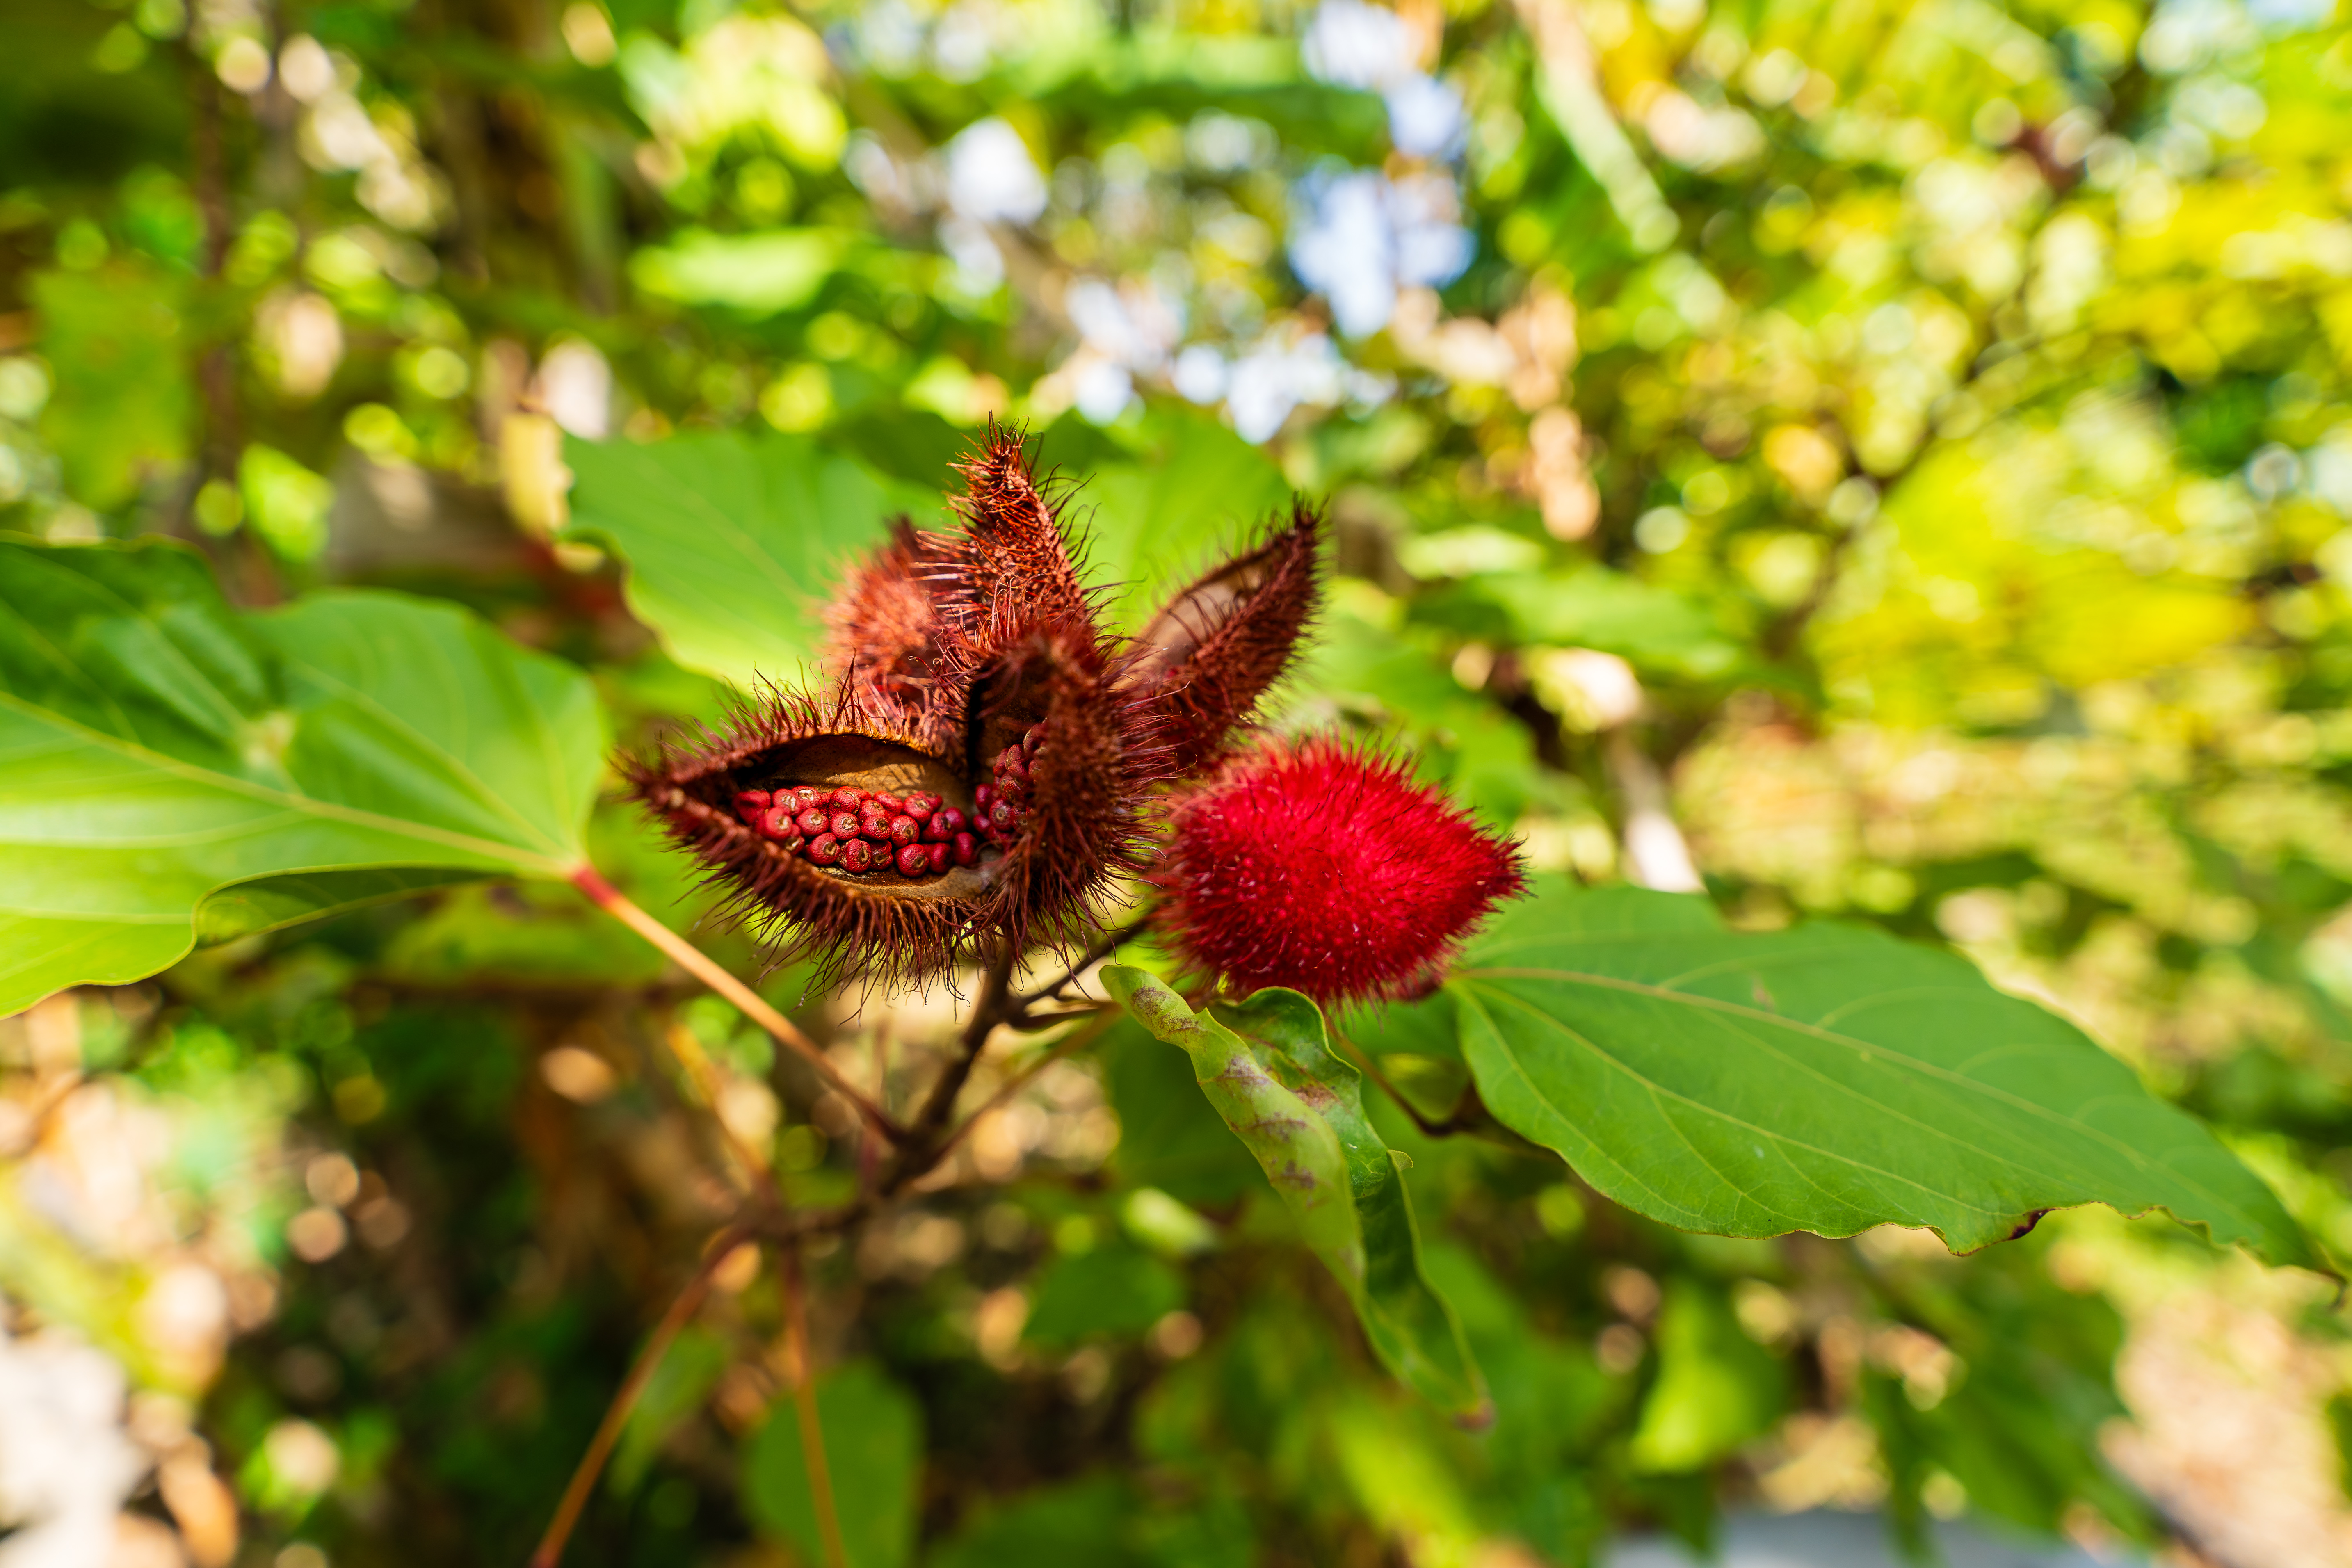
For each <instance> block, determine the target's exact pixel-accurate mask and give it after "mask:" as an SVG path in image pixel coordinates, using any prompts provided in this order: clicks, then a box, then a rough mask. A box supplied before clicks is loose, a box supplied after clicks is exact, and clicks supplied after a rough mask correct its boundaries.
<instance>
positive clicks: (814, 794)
mask: <svg viewBox="0 0 2352 1568" xmlns="http://www.w3.org/2000/svg"><path fill="white" fill-rule="evenodd" d="M831 798H832V795H831V793H830V792H829V791H826V790H821V789H818V788H816V787H815V786H814V785H813V784H803V785H801V786H800V788H798V789H796V790H794V791H793V804H794V805H798V806H799V807H800V808H801V809H802V810H803V811H806V810H807V809H808V808H809V807H811V806H813V805H824V803H825V802H826V801H827V800H829V799H831Z"/></svg>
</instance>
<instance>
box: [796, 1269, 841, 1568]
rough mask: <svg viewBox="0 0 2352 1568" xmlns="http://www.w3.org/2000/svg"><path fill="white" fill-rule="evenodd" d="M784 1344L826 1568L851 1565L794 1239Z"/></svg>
mask: <svg viewBox="0 0 2352 1568" xmlns="http://www.w3.org/2000/svg"><path fill="white" fill-rule="evenodd" d="M783 1261H784V1344H785V1351H786V1354H787V1356H788V1357H789V1359H790V1360H791V1362H792V1378H793V1415H795V1416H796V1417H797V1418H798V1419H799V1422H800V1428H801V1463H802V1465H803V1468H805V1469H806V1470H807V1472H808V1489H809V1503H810V1506H811V1511H813V1512H814V1514H815V1515H816V1531H817V1534H818V1535H819V1536H820V1537H821V1538H822V1539H823V1540H824V1560H825V1564H826V1568H849V1552H848V1549H847V1547H845V1545H844V1544H843V1543H842V1539H841V1512H840V1510H838V1509H837V1508H836V1507H835V1505H834V1500H833V1465H832V1461H831V1460H830V1459H829V1458H827V1457H826V1455H825V1451H824V1422H823V1421H822V1420H821V1419H820V1418H819V1416H818V1414H817V1407H816V1369H815V1367H814V1365H813V1364H812V1363H810V1360H809V1334H808V1289H807V1286H806V1282H805V1281H804V1280H803V1278H802V1275H801V1248H800V1243H799V1242H797V1241H793V1242H788V1243H786V1244H785V1246H784V1247H783Z"/></svg>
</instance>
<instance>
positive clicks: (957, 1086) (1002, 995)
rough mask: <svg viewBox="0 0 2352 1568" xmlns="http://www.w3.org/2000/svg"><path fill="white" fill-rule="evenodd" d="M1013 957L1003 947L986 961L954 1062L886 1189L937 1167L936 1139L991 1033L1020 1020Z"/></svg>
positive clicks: (912, 1125)
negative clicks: (917, 1170) (918, 1168)
mask: <svg viewBox="0 0 2352 1568" xmlns="http://www.w3.org/2000/svg"><path fill="white" fill-rule="evenodd" d="M1013 956H1014V955H1013V949H1012V948H1011V946H1010V945H1007V946H1006V947H1004V948H1003V949H1002V950H1000V951H999V952H997V953H996V954H995V956H993V957H992V958H991V959H990V960H989V963H988V974H987V977H986V978H985V979H984V980H982V983H981V987H980V997H979V1000H977V1001H975V1002H974V1003H973V1004H972V1007H971V1022H969V1023H967V1024H966V1025H965V1026H964V1030H963V1039H962V1041H961V1044H960V1046H959V1047H958V1049H957V1051H956V1054H955V1057H954V1058H953V1059H951V1060H950V1062H949V1063H948V1065H947V1066H946V1068H943V1069H941V1071H940V1076H939V1078H938V1079H937V1080H936V1081H934V1082H933V1083H932V1085H931V1092H930V1093H929V1095H928V1096H926V1097H925V1099H924V1100H923V1106H922V1109H921V1110H918V1111H917V1112H916V1113H915V1119H914V1120H913V1121H910V1122H908V1124H907V1133H906V1137H905V1139H904V1140H903V1142H902V1146H901V1148H900V1149H899V1158H898V1163H897V1167H896V1168H895V1169H894V1170H893V1171H892V1173H891V1177H890V1180H889V1182H888V1185H889V1186H890V1187H891V1188H892V1189H893V1190H895V1189H896V1188H898V1187H899V1186H903V1185H904V1184H906V1183H907V1182H908V1181H911V1180H912V1179H913V1174H908V1173H907V1172H908V1171H909V1170H910V1168H911V1167H913V1166H915V1165H916V1164H917V1163H920V1164H921V1167H922V1169H923V1170H929V1168H930V1167H931V1166H932V1165H934V1164H937V1163H939V1155H938V1145H939V1143H940V1135H941V1134H942V1133H944V1132H945V1131H947V1127H948V1121H949V1120H950V1118H951V1117H952V1116H954V1114H955V1102H956V1096H957V1095H959V1094H961V1093H962V1092H963V1086H964V1085H965V1083H967V1082H968V1081H970V1079H971V1069H972V1068H974V1067H975V1066H977V1065H978V1064H979V1062H980V1053H981V1052H982V1051H983V1050H985V1049H987V1047H988V1037H989V1036H990V1035H992V1034H993V1033H995V1031H996V1026H998V1025H999V1024H1002V1023H1005V1022H1007V1021H1008V1020H1010V1019H1012V1018H1013V1017H1015V1016H1018V1015H1019V1012H1020V1005H1019V1004H1018V1003H1017V1002H1015V1001H1014V1000H1013Z"/></svg>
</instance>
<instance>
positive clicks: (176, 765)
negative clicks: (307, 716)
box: [0, 691, 571, 886]
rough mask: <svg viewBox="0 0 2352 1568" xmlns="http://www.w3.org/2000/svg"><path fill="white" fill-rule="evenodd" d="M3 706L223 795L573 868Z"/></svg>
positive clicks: (546, 867)
mask: <svg viewBox="0 0 2352 1568" xmlns="http://www.w3.org/2000/svg"><path fill="white" fill-rule="evenodd" d="M0 706H5V707H7V708H9V709H12V710H15V711H16V712H18V713H22V714H23V715H25V716H26V718H28V719H30V720H32V721H35V722H36V723H41V724H48V725H52V726H54V727H56V728H58V729H60V730H64V731H70V732H73V733H76V734H79V735H80V736H82V737H83V738H84V740H85V742H86V743H88V744H89V745H90V746H92V747H93V748H95V749H97V750H100V751H104V752H112V753H114V754H115V755H117V756H121V757H123V758H126V759H128V760H129V761H131V762H134V763H139V764H140V765H142V766H143V767H149V768H152V769H154V770H155V771H156V772H158V773H168V774H170V775H172V776H173V777H174V778H180V779H185V780H188V781H190V782H192V783H195V784H203V785H205V786H207V787H210V788H213V789H216V790H219V791H221V792H222V793H224V794H228V795H243V796H245V797H246V798H247V799H249V800H257V801H263V802H267V803H269V804H271V805H280V806H284V807H287V808H288V809H290V810H292V811H294V812H296V813H299V814H302V815H307V816H316V817H320V818H322V819H324V820H327V821H331V822H340V823H345V824H348V825H350V826H354V827H366V828H372V829H374V830H375V831H378V832H382V833H385V834H389V835H391V836H393V837H400V838H410V839H415V840H416V841H417V842H419V843H423V844H438V845H441V846H444V847H447V848H451V849H461V850H464V851H466V852H467V853H469V854H475V855H480V856H482V857H484V858H488V859H493V860H498V861H501V862H503V863H505V864H507V865H509V866H513V867H515V868H518V869H521V870H530V871H539V872H543V873H545V874H546V875H548V876H551V877H562V876H565V875H567V874H569V872H570V870H571V868H570V867H569V866H568V865H567V864H565V863H564V862H562V861H560V860H557V859H554V858H551V857H547V856H542V855H538V854H534V853H532V852H530V851H529V850H526V849H521V848H520V847H517V846H515V845H511V844H500V843H498V842H497V841H496V840H493V839H488V838H476V837H473V836H472V835H470V834H465V833H457V832H453V831H451V830H450V829H447V828H442V827H433V826H427V825H426V824H424V823H421V822H412V821H408V820H406V819H404V818H401V817H397V816H383V815H382V814H381V813H378V812H373V811H367V810H363V809H362V808H361V807H358V806H352V805H338V804H336V803H335V802H332V801H325V800H320V799H319V798H318V797H317V796H316V795H303V794H300V793H299V792H295V793H289V792H288V791H285V790H280V789H274V788H271V787H270V786H269V785H267V784H256V783H254V782H253V781H251V780H249V779H241V778H238V777H237V776H236V774H234V773H220V772H217V771H215V770H213V769H210V768H203V767H197V766H195V765H194V764H191V763H183V762H181V761H180V760H179V759H178V758H176V757H173V756H170V755H167V754H166V753H164V752H157V751H153V750H152V749H150V748H149V747H146V746H143V745H141V744H140V743H138V742H135V741H126V740H123V739H122V738H121V737H120V736H115V735H110V734H108V733H107V732H106V731H102V730H93V729H91V728H90V727H89V725H87V724H83V723H81V722H79V721H77V720H73V719H68V718H67V717H66V716H64V715H63V714H60V713H58V712H56V711H54V710H49V709H46V708H41V707H37V706H36V705H34V704H32V703H29V702H26V700H24V699H22V698H20V697H17V696H16V694H14V693H13V692H7V691H0ZM356 864H362V865H390V864H395V862H391V861H363V862H357V863H356ZM269 874H271V875H274V874H275V873H274V872H272V873H269ZM239 880H243V879H239ZM232 885H234V884H232V883H225V884H223V886H232Z"/></svg>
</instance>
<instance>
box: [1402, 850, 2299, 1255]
mask: <svg viewBox="0 0 2352 1568" xmlns="http://www.w3.org/2000/svg"><path fill="white" fill-rule="evenodd" d="M1447 989H1448V990H1449V991H1450V992H1451V993H1452V994H1453V997H1454V1003H1455V1005H1456V1009H1457V1016H1458V1023H1459V1027H1460V1030H1461V1044H1462V1050H1463V1055H1464V1057H1465V1058H1466V1059H1467V1060H1468V1062H1469V1064H1470V1069H1471V1071H1472V1073H1473V1074H1475V1077H1476V1079H1477V1082H1478V1089H1479V1092H1480V1094H1481V1096H1482V1097H1483V1098H1484V1099H1485V1100H1486V1106H1487V1108H1488V1109H1489V1110H1492V1111H1493V1112H1494V1114H1495V1115H1496V1117H1497V1118H1498V1119H1500V1120H1501V1121H1503V1122H1504V1123H1505V1124H1507V1126H1509V1127H1511V1128H1512V1129H1514V1130H1515V1131H1518V1132H1520V1133H1521V1134H1523V1135H1525V1136H1526V1137H1528V1138H1530V1139H1533V1140H1534V1141H1535V1142H1538V1143H1541V1144H1544V1145H1546V1146H1548V1147H1549V1148H1551V1149H1554V1150H1556V1151H1558V1152H1559V1153H1560V1154H1561V1155H1562V1156H1563V1157H1565V1158H1566V1159H1567V1161H1568V1162H1569V1163H1570V1164H1571V1165H1573V1166H1574V1167H1575V1168H1576V1170H1577V1173H1579V1174H1580V1175H1581V1176H1583V1177H1584V1179H1585V1180H1587V1181H1588V1182H1591V1184H1593V1185H1594V1186H1595V1187H1597V1188H1599V1189H1600V1190H1601V1192H1603V1193H1606V1194H1608V1195H1609V1196H1611V1197H1612V1198H1614V1199H1616V1200H1617V1201H1618V1202H1619V1203H1622V1204H1623V1205H1626V1206H1627V1207H1629V1208H1633V1209H1636V1210H1639V1211H1640V1212H1641V1213H1643V1214H1645V1215H1650V1216H1651V1217H1653V1218H1654V1219H1660V1220H1664V1221H1665V1222H1666V1223H1667V1224H1670V1225H1675V1226H1683V1227H1685V1228H1686V1229H1690V1230H1698V1231H1712V1232H1717V1233H1719V1234H1722V1235H1727V1236H1749V1237H1762V1236H1777V1235H1780V1234H1781V1233H1783V1232H1787V1231H1794V1230H1810V1231H1816V1232H1819V1233H1820V1234H1822V1235H1823V1236H1850V1235H1852V1234H1853V1233H1854V1232H1856V1231H1859V1230H1863V1229H1865V1228H1867V1227H1868V1226H1874V1225H1880V1224H1885V1223H1889V1222H1892V1223H1894V1224H1897V1225H1907V1226H1928V1227H1930V1228H1932V1229H1933V1230H1935V1231H1936V1232H1937V1234H1938V1235H1939V1236H1941V1237H1943V1238H1944V1240H1945V1241H1946V1242H1947V1243H1948V1245H1949V1246H1951V1247H1954V1248H1955V1249H1957V1250H1962V1251H1966V1250H1968V1249H1970V1248H1973V1247H1983V1246H1985V1245H1987V1244H1988V1243H1990V1242H1995V1241H2000V1240H2001V1239H2003V1238H2005V1237H2010V1236H2012V1235H2015V1234H2016V1233H2018V1232H2019V1231H2020V1230H2021V1229H2022V1228H2024V1227H2026V1226H2030V1225H2031V1224H2032V1221H2033V1220H2034V1219H2035V1218H2036V1217H2037V1216H2038V1215H2041V1214H2042V1212H2043V1211H2045V1210H2048V1209H2053V1208H2060V1207H2064V1206H2067V1205H2074V1204H2085V1203H2104V1204H2108V1205H2113V1206H2114V1207H2116V1208H2117V1209H2120V1210H2122V1211H2123V1212H2125V1213H2126V1214H2138V1213H2141V1212H2143V1211H2146V1210H2147V1209H2151V1208H2161V1209H2164V1210H2166V1211H2168V1213H2170V1214H2171V1215H2174V1216H2175V1217H2176V1218H2179V1219H2180V1220H2183V1221H2185V1222H2187V1223H2189V1224H2190V1225H2194V1226H2200V1227H2201V1228H2203V1229H2204V1230H2206V1231H2207V1232H2208V1233H2210V1235H2211V1236H2212V1237H2213V1238H2214V1239H2215V1240H2217V1241H2222V1242H2241V1243H2243V1244H2245V1245H2246V1246H2248V1247H2252V1248H2253V1249H2254V1250H2255V1251H2256V1252H2258V1253H2260V1254H2261V1255H2262V1256H2263V1257H2264V1258H2269V1259H2271V1260H2272V1261H2273V1262H2280V1263H2296V1264H2302V1265H2305V1266H2306V1267H2315V1268H2316V1267H2321V1266H2322V1265H2321V1264H2320V1262H2319V1260H2318V1259H2317V1258H2316V1257H2315V1254H2314V1252H2313V1250H2312V1248H2311V1247H2310V1244H2309V1243H2308V1242H2307V1241H2306V1240H2305V1237H2304V1236H2303V1233H2302V1232H2301V1231H2300V1230H2298V1229H2297V1228H2296V1226H2295V1225H2294V1221H2293V1220H2292V1219H2290V1218H2289V1217H2288V1216H2287V1214H2286V1212H2285V1210H2284V1209H2283V1208H2282V1207H2281V1206H2280V1205H2279V1202H2278V1200H2277V1198H2276V1197H2275V1196H2273V1194H2272V1193H2271V1191H2270V1189H2269V1188H2268V1187H2266V1186H2264V1185H2263V1184H2262V1182H2261V1181H2260V1180H2259V1179H2258V1178H2257V1177H2256V1176H2255V1175H2254V1174H2253V1173H2252V1172H2250V1171H2248V1170H2247V1169H2246V1168H2245V1167H2244V1166H2243V1165H2242V1164H2240V1163H2238V1161H2237V1159H2236V1158H2235V1157H2234V1156H2233V1155H2231V1153H2230V1152H2228V1151H2227V1150H2225V1149H2223V1148H2222V1147H2221V1144H2220V1143H2219V1142H2216V1141H2215V1140H2214V1138H2213V1136H2212V1134H2211V1133H2210V1132H2209V1131H2206V1129H2205V1128H2204V1127H2203V1126H2202V1125H2201V1124H2200V1123H2199V1122H2198V1121H2196V1120H2195V1119H2194V1118H2192V1117H2190V1116H2189V1115H2187V1114H2185V1113H2184V1112H2182V1111H2180V1110H2176V1109H2174V1108H2173V1107H2171V1106H2169V1105H2167V1104H2165V1103H2164V1102H2163V1101H2161V1100H2158V1099H2156V1098H2155V1097H2154V1096H2152V1095H2150V1094H2149V1093H2148V1092H2147V1090H2146V1089H2143V1088H2142V1087H2141V1086H2140V1083H2139V1081H2138V1079H2136V1078H2135V1077H2134V1076H2133V1075H2132V1073H2131V1070H2130V1069H2129V1068H2126V1067H2125V1066H2124V1064H2123V1063H2121V1062H2119V1061H2117V1060H2116V1059H2115V1058H2113V1057H2110V1056H2108V1055H2107V1054H2106V1053H2105V1052H2104V1051H2102V1050H2100V1049H2099V1047H2097V1046H2095V1045H2094V1044H2093V1043H2092V1042H2091V1041H2090V1040H2089V1038H2087V1037H2085V1036H2084V1034H2083V1032H2082V1031H2081V1030H2079V1029H2077V1028H2075V1027H2074V1026H2073V1025H2071V1024H2069V1023H2067V1022H2066V1021H2065V1020H2063V1019H2062V1018H2059V1017H2057V1016H2054V1015H2053V1014H2051V1013H2048V1012H2045V1011H2043V1010H2042V1008H2040V1007H2037V1006H2035V1005H2032V1003H2030V1002H2025V1001H2021V1000H2020V999H2019V998H2017V997H2014V996H2010V995H2006V994H2002V993H2001V992H1999V991H1996V990H1994V989H1993V987H1992V986H1991V985H1990V984H1988V983H1987V982H1986V981H1985V979H1984V977H1983V976H1982V975H1981V974H1979V973H1978V972H1977V971H1976V970H1975V969H1974V968H1973V967H1971V966H1970V965H1969V964H1968V963H1965V962H1964V961H1962V960H1960V959H1958V958H1956V957H1953V956H1952V955H1950V954H1948V953H1942V952H1934V951H1932V950H1930V949H1927V948H1924V947H1917V946H1914V945H1912V944H1910V943H1907V942H1897V941H1895V939H1893V938H1891V937H1889V936H1886V935H1885V934H1884V933H1882V932H1878V931H1871V930H1867V929H1864V928H1860V927H1853V926H1845V925H1836V924H1828V923H1822V924H1813V925H1806V926H1801V927H1798V928H1796V929H1794V930H1790V931H1775V932H1769V933H1739V932H1734V931H1727V930H1725V929H1724V928H1723V926H1722V925H1721V923H1720V922H1719V921H1717V918H1716V915H1715V912H1714V910H1713V909H1712V907H1711V906H1709V905H1708V904H1707V903H1706V901H1705V900H1702V899H1697V898H1693V897H1686V896H1679V895H1675V894H1667V893H1652V892H1644V891H1641V890H1638V889H1610V890H1605V891H1591V892H1585V891H1579V890H1577V889H1575V888H1573V887H1572V886H1570V884H1568V883H1566V882H1565V881H1563V880H1557V879H1555V880H1551V881H1549V882H1547V883H1546V884H1545V885H1543V886H1542V887H1541V888H1540V889H1538V892H1537V893H1536V895H1535V896H1534V897H1532V898H1529V899H1528V900H1523V901H1521V902H1519V903H1517V904H1515V905H1512V906H1511V907H1510V908H1509V909H1508V910H1507V911H1506V912H1505V914H1504V915H1503V916H1502V917H1501V918H1500V919H1498V920H1497V921H1496V922H1495V923H1494V924H1493V926H1491V927H1490V928H1489V929H1488V930H1487V931H1486V933H1485V934H1484V935H1483V936H1481V937H1479V938H1478V939H1477V940H1476V941H1475V942H1473V943H1472V944H1471V945H1470V947H1469V948H1468V949H1467V951H1466V952H1465V954H1464V957H1463V960H1462V963H1461V965H1460V967H1459V968H1458V969H1457V970H1456V971H1455V973H1454V976H1453V978H1452V979H1451V980H1450V981H1448V983H1447Z"/></svg>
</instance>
